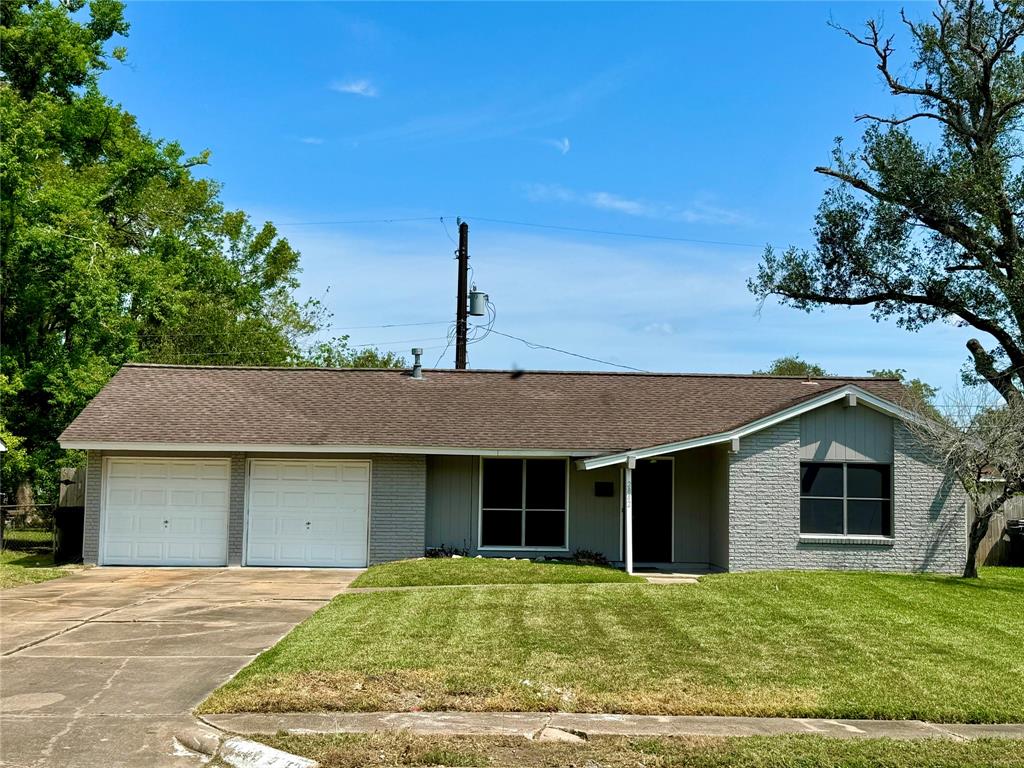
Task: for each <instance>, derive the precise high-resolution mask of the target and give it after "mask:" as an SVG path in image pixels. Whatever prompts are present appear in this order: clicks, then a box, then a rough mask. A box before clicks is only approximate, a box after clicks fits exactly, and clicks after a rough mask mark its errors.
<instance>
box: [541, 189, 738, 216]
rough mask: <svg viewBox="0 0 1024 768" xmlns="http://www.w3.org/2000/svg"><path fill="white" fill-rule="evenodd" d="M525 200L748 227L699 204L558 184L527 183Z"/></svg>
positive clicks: (722, 210) (725, 211)
mask: <svg viewBox="0 0 1024 768" xmlns="http://www.w3.org/2000/svg"><path fill="white" fill-rule="evenodd" d="M526 199H527V200H530V201H532V202H535V203H571V204H574V205H583V206H586V207H588V208H596V209H597V210H601V211H612V212H614V213H621V214H625V215H626V216H636V217H640V218H645V219H661V220H664V221H679V222H684V223H687V224H747V223H749V217H747V216H746V215H745V214H743V213H742V212H740V211H735V210H731V209H728V208H724V207H721V206H717V205H711V204H709V203H706V202H702V201H695V202H692V203H690V204H688V205H672V204H669V203H663V202H656V201H651V200H644V199H642V198H632V197H626V196H624V195H620V194H617V193H614V192H603V191H599V192H580V191H577V190H574V189H568V188H566V187H563V186H561V185H559V184H529V185H527V187H526Z"/></svg>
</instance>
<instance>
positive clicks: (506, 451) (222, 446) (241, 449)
mask: <svg viewBox="0 0 1024 768" xmlns="http://www.w3.org/2000/svg"><path fill="white" fill-rule="evenodd" d="M60 447H61V448H64V449H67V450H80V451H159V452H161V453H179V452H182V451H188V452H190V453H192V452H207V453H399V454H418V455H444V456H520V457H527V458H548V457H550V458H559V459H564V458H565V457H567V456H569V457H573V458H576V457H579V456H593V455H594V451H592V450H591V451H580V450H570V449H565V450H547V449H532V448H451V447H444V446H416V445H398V446H396V445H295V444H291V443H282V444H271V443H164V442H161V443H141V442H123V441H115V440H61V441H60Z"/></svg>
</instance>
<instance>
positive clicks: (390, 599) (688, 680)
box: [201, 568, 1024, 722]
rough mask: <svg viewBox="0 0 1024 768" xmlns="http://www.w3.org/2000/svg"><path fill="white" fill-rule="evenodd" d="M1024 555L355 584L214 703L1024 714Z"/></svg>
mask: <svg viewBox="0 0 1024 768" xmlns="http://www.w3.org/2000/svg"><path fill="white" fill-rule="evenodd" d="M1022 606H1024V569H1008V568H1006V569H998V568H988V569H985V570H984V571H983V573H982V578H981V579H980V580H976V581H964V580H961V579H958V578H952V577H934V576H901V575H886V574H865V573H799V572H787V573H759V574H758V573H752V574H719V575H713V576H707V577H704V578H703V579H702V580H701V582H700V583H699V584H696V585H687V586H658V585H651V584H646V583H644V584H634V583H628V584H560V585H555V584H541V585H513V586H508V587H493V588H489V589H478V588H474V587H448V588H438V589H412V590H401V591H386V592H370V593H362V594H358V593H357V594H344V593H343V594H341V595H339V596H338V597H337V598H335V599H334V600H333V601H332V602H331V603H329V604H328V605H327V606H325V607H324V608H323V609H321V610H320V611H318V612H317V613H316V614H314V615H313V616H311V617H310V618H309V619H308V620H307V621H305V622H303V623H302V624H301V625H299V626H298V627H296V629H295V630H293V631H292V632H291V633H290V634H289V635H288V636H287V637H285V638H284V639H283V640H282V641H281V642H280V643H278V644H277V645H276V646H275V647H274V648H272V649H270V650H269V651H267V652H266V653H263V654H261V655H260V656H259V657H258V658H257V659H255V660H254V661H253V662H252V663H251V664H250V665H249V666H248V667H246V668H245V669H243V670H242V671H241V672H240V673H239V674H238V675H237V676H236V677H235V678H234V679H233V680H231V681H230V682H228V683H227V684H226V685H224V686H223V687H221V688H220V689H218V690H217V691H215V692H214V693H213V694H212V695H211V696H210V698H209V699H208V700H207V701H206V702H204V704H203V705H202V707H201V709H202V711H205V712H225V711H288V710H407V709H412V708H417V707H418V708H423V709H466V710H525V711H529V710H566V711H596V712H633V713H646V714H721V715H731V714H736V715H774V716H786V717H796V716H811V717H851V718H858V717H865V718H921V719H928V720H937V721H965V722H975V721H977V722H998V721H1016V722H1020V721H1024V685H1021V684H1020V681H1021V680H1024V653H1022V652H1021V638H1022V637H1024V610H1022Z"/></svg>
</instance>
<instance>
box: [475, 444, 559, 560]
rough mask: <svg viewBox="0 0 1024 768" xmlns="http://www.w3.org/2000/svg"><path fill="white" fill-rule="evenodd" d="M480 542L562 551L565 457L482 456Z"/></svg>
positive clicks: (503, 546) (483, 544)
mask: <svg viewBox="0 0 1024 768" xmlns="http://www.w3.org/2000/svg"><path fill="white" fill-rule="evenodd" d="M482 471H483V480H482V482H481V486H482V488H481V510H480V545H481V546H484V547H498V548H516V547H530V548H535V549H564V548H565V546H566V542H565V519H566V485H567V479H568V463H567V462H566V460H565V459H484V460H483V462H482Z"/></svg>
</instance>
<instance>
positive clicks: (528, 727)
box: [203, 712, 1024, 741]
mask: <svg viewBox="0 0 1024 768" xmlns="http://www.w3.org/2000/svg"><path fill="white" fill-rule="evenodd" d="M203 720H204V721H205V722H206V723H208V724H209V725H212V726H214V727H215V728H219V729H221V730H224V731H229V732H231V733H239V734H243V735H252V736H258V735H261V734H262V735H266V734H274V733H278V732H280V731H287V732H294V733H372V732H376V731H402V730H404V731H409V732H411V733H423V734H433V735H445V736H524V737H526V738H529V739H532V738H535V737H536V736H538V735H540V734H541V732H542V731H544V730H545V729H556V730H558V731H564V732H567V733H572V734H579V735H585V736H781V735H793V734H797V735H804V736H806V735H813V736H827V737H830V738H840V739H850V738H888V739H934V738H945V739H953V740H956V741H964V740H967V739H978V738H1015V739H1024V723H1014V724H1001V725H973V724H963V723H926V722H922V721H920V720H824V719H815V718H783V717H703V716H659V715H598V714H581V713H570V712H335V713H320V712H289V713H283V714H258V713H248V712H245V713H239V714H227V715H208V716H206V717H204V718H203Z"/></svg>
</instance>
